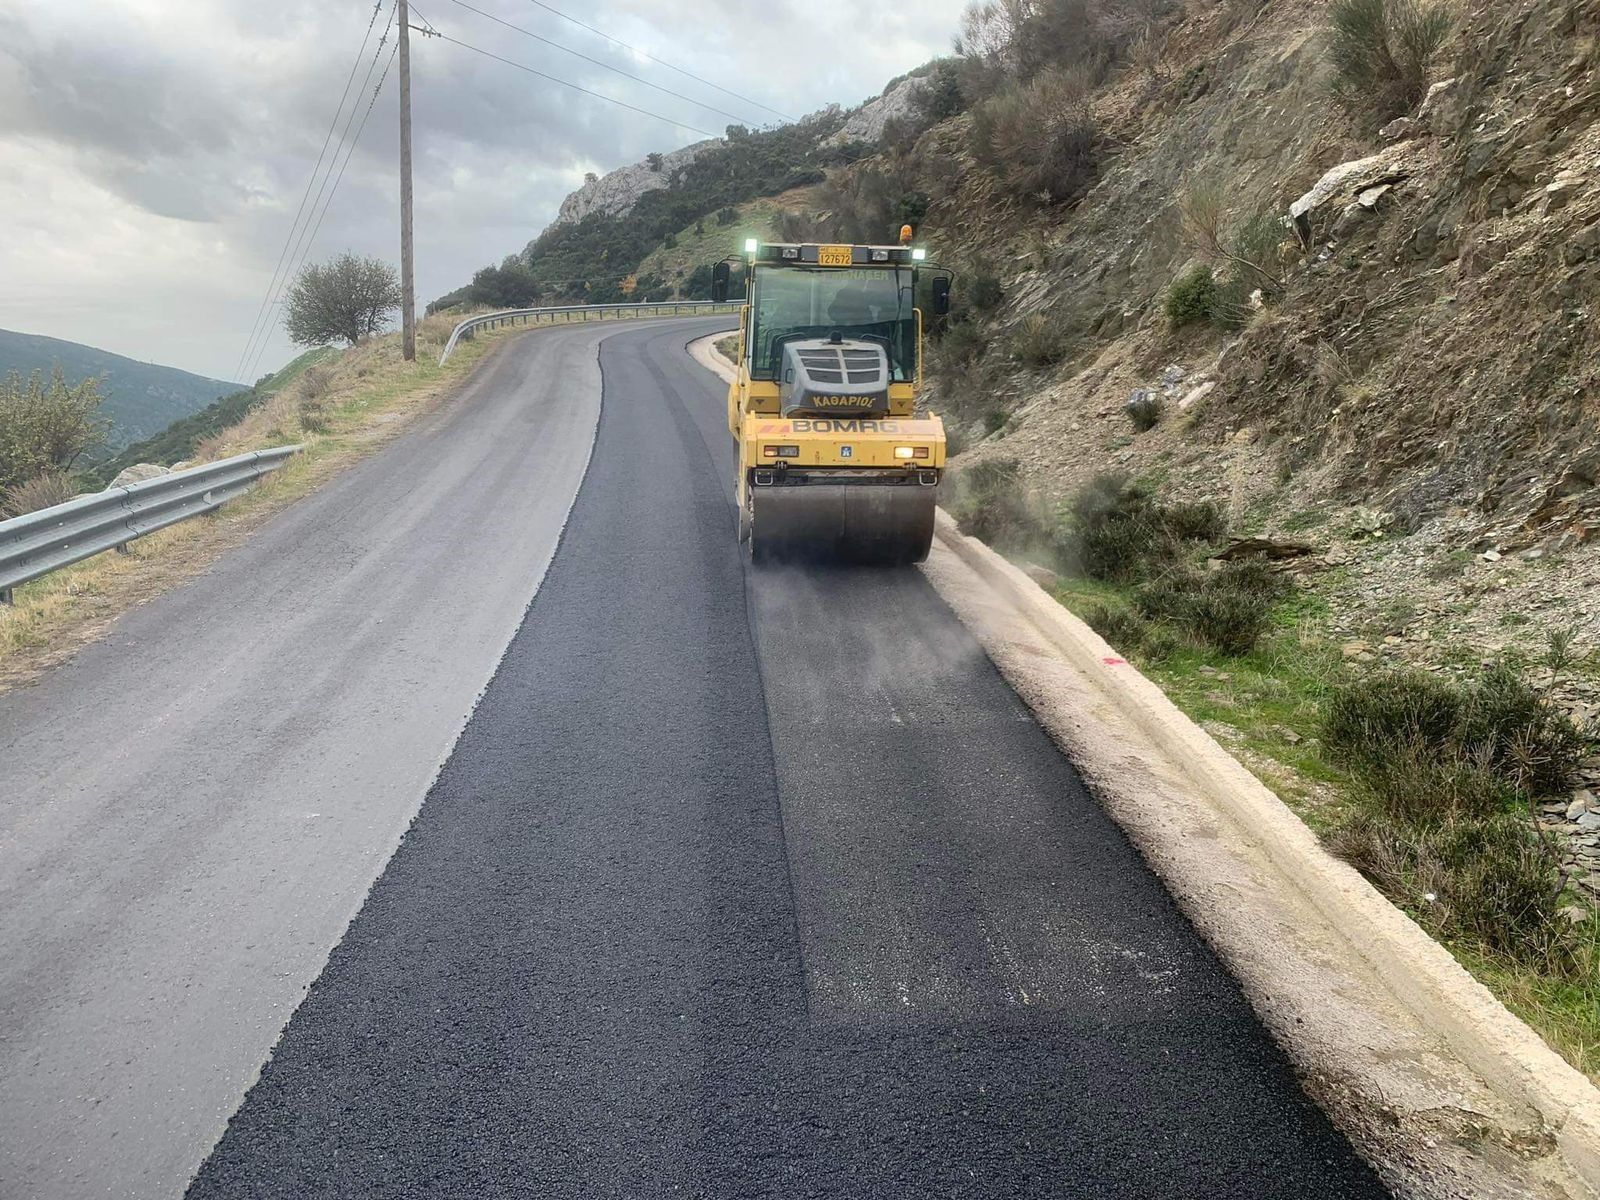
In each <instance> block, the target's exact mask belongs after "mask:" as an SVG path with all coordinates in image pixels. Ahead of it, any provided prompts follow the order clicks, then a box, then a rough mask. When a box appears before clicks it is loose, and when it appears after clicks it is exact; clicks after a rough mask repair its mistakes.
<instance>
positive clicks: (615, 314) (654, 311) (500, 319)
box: [439, 300, 744, 367]
mask: <svg viewBox="0 0 1600 1200" xmlns="http://www.w3.org/2000/svg"><path fill="white" fill-rule="evenodd" d="M743 303H744V301H743V300H723V301H717V300H663V301H661V302H660V303H659V304H646V303H640V304H567V305H563V306H560V307H557V308H508V309H505V310H503V311H501V312H491V313H480V314H478V315H477V316H475V317H468V318H467V319H466V320H465V321H463V322H461V324H459V325H457V326H456V327H455V330H454V332H452V333H451V334H450V340H449V341H448V342H446V343H445V347H444V353H443V354H441V355H440V356H439V365H440V366H441V367H442V366H444V364H445V363H446V362H447V361H448V360H449V358H450V352H451V351H452V350H454V349H455V348H456V343H457V342H458V341H460V340H461V339H462V338H463V337H470V336H471V335H472V333H473V331H474V330H478V329H498V328H500V327H501V326H502V325H516V324H525V325H560V324H563V323H566V322H570V321H572V320H573V319H574V316H576V319H577V320H578V321H588V320H590V319H591V318H592V319H595V320H600V321H604V320H606V319H607V318H610V319H613V320H626V319H629V318H631V319H634V320H638V319H641V318H646V317H700V316H715V315H716V314H717V313H736V312H738V311H739V306H740V305H741V304H743Z"/></svg>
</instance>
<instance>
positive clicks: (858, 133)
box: [822, 78, 926, 146]
mask: <svg viewBox="0 0 1600 1200" xmlns="http://www.w3.org/2000/svg"><path fill="white" fill-rule="evenodd" d="M925 86H926V84H925V83H924V81H923V80H922V79H920V78H912V79H902V80H901V81H900V82H899V83H897V84H895V85H894V86H893V87H892V88H890V89H889V90H888V91H886V92H884V93H883V95H881V96H878V97H876V98H875V99H872V100H868V101H867V102H866V103H865V104H863V105H862V106H861V107H860V108H858V109H856V110H855V112H853V113H851V114H850V116H849V119H847V120H846V121H845V123H844V125H843V127H842V128H841V129H840V130H839V131H838V132H837V133H835V134H834V135H833V136H832V137H829V138H825V139H824V140H823V143H822V144H823V145H824V146H845V145H848V144H849V143H851V142H874V143H875V142H877V141H878V140H879V139H880V138H881V137H883V129H884V126H886V125H887V124H888V123H889V122H890V121H893V120H895V119H897V118H900V117H905V116H909V115H910V113H911V109H912V107H913V106H914V105H915V104H916V100H917V96H918V95H919V94H920V93H921V91H922V89H923V88H924V87H925Z"/></svg>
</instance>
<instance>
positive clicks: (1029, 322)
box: [1011, 313, 1067, 367]
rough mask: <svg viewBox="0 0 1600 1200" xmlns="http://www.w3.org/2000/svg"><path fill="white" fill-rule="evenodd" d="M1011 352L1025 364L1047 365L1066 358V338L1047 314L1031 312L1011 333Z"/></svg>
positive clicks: (1033, 365) (1032, 365)
mask: <svg viewBox="0 0 1600 1200" xmlns="http://www.w3.org/2000/svg"><path fill="white" fill-rule="evenodd" d="M1011 352H1012V353H1013V354H1015V355H1016V356H1017V358H1018V359H1019V360H1021V361H1022V362H1023V363H1024V364H1025V365H1027V366H1030V367H1048V366H1052V365H1054V364H1055V363H1058V362H1060V361H1061V360H1062V359H1064V358H1066V356H1067V346H1066V339H1065V338H1063V337H1062V336H1061V330H1060V329H1059V328H1058V326H1057V323H1056V322H1055V321H1053V320H1051V318H1050V317H1049V316H1048V315H1046V314H1045V313H1032V314H1030V315H1028V316H1026V317H1024V318H1022V320H1021V322H1019V323H1018V325H1017V328H1016V331H1015V332H1014V333H1013V334H1012V335H1011Z"/></svg>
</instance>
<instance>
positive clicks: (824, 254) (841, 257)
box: [817, 246, 851, 267]
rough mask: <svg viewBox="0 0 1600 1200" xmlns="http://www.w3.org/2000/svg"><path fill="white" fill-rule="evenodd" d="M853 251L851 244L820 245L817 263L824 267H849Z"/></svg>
mask: <svg viewBox="0 0 1600 1200" xmlns="http://www.w3.org/2000/svg"><path fill="white" fill-rule="evenodd" d="M850 259H851V253H850V247H849V246H818V247H817V263H818V264H819V265H821V266H824V267H848V266H849V265H850Z"/></svg>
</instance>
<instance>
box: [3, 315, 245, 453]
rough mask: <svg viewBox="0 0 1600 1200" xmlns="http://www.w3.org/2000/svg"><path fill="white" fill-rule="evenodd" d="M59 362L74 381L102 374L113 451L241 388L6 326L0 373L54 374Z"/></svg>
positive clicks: (110, 448) (158, 430) (102, 387)
mask: <svg viewBox="0 0 1600 1200" xmlns="http://www.w3.org/2000/svg"><path fill="white" fill-rule="evenodd" d="M58 363H59V364H60V366H61V371H62V373H63V374H64V375H65V376H66V377H67V382H68V383H77V382H78V381H79V380H82V379H87V378H89V377H90V376H98V377H100V379H101V385H100V390H101V394H102V395H103V396H104V397H105V407H104V409H103V410H102V411H103V412H104V413H105V415H106V416H108V417H110V418H111V421H112V426H111V438H110V442H109V443H108V445H107V449H108V450H112V451H115V450H118V449H120V448H121V447H123V446H126V445H127V444H128V443H130V442H136V441H138V440H139V439H140V438H147V437H149V436H151V435H152V434H155V433H159V432H160V431H161V430H163V429H165V428H166V427H167V426H168V425H170V424H172V422H174V421H176V420H178V419H179V418H181V417H187V416H189V415H190V414H191V413H196V412H199V411H200V410H201V409H203V408H205V407H206V406H207V405H208V404H211V403H212V402H213V401H215V400H216V399H217V398H218V397H220V396H223V395H226V394H228V393H230V392H235V391H238V390H239V385H238V384H236V383H224V382H223V381H222V380H220V379H207V378H205V377H204V376H203V375H191V374H190V373H189V372H187V371H179V370H177V369H176V368H173V367H158V366H156V365H155V364H154V363H144V362H139V361H138V360H137V359H132V358H124V357H123V356H122V355H120V354H111V353H109V352H107V351H105V350H96V349H95V348H94V347H93V346H80V345H79V344H78V343H77V342H64V341H62V340H61V339H59V338H51V337H40V336H39V335H37V334H32V333H14V332H12V331H11V330H8V329H0V378H3V377H4V376H6V375H9V374H10V373H11V372H13V371H17V372H20V373H21V374H23V375H29V374H31V373H33V372H34V371H43V372H44V373H45V374H46V375H49V373H50V372H51V370H52V369H53V368H54V367H55V366H56V364H58Z"/></svg>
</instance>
